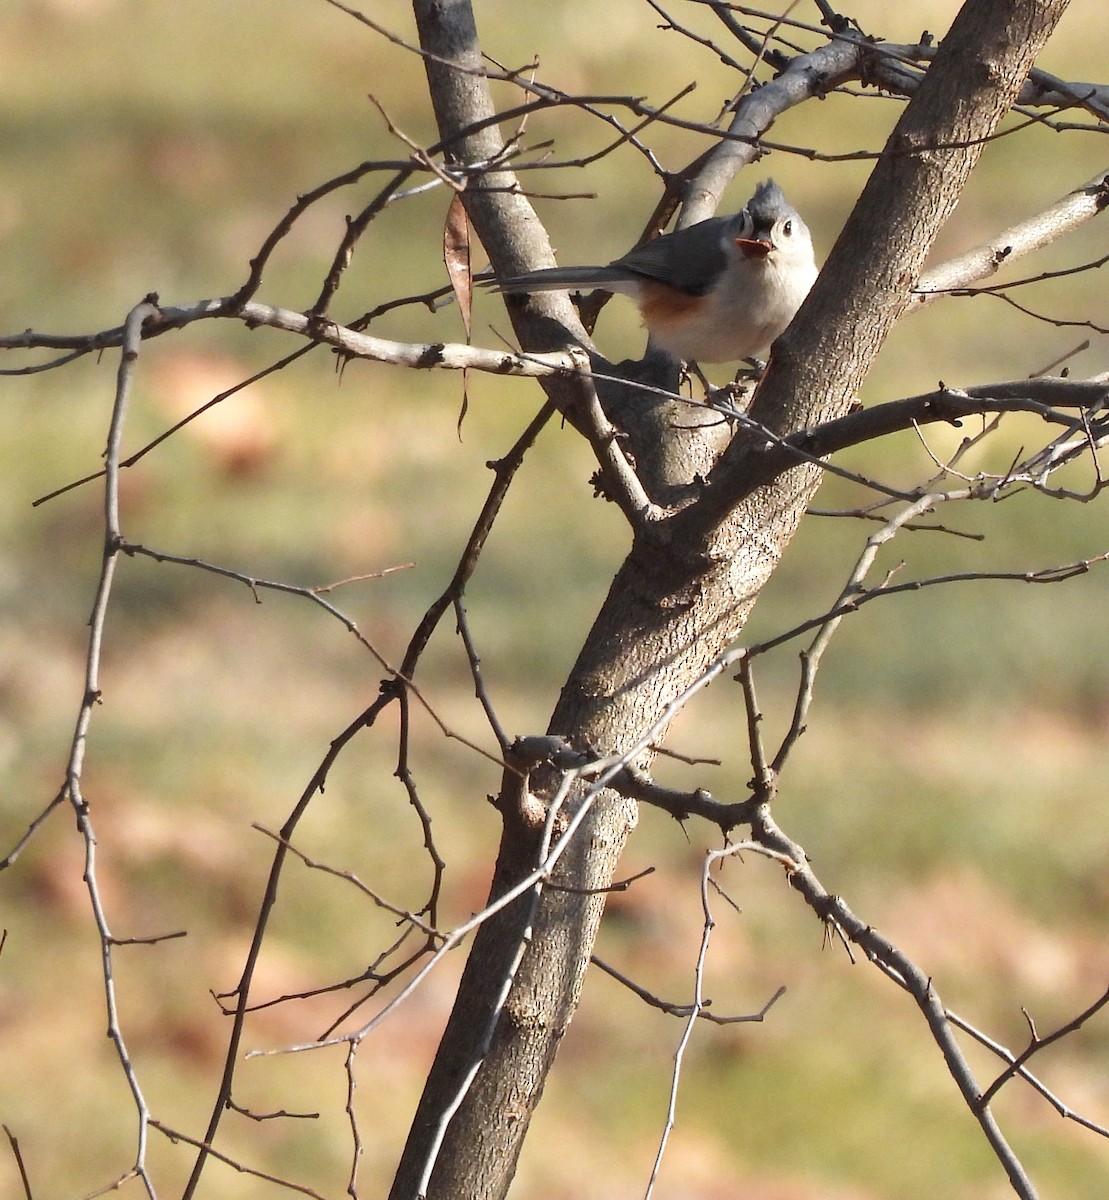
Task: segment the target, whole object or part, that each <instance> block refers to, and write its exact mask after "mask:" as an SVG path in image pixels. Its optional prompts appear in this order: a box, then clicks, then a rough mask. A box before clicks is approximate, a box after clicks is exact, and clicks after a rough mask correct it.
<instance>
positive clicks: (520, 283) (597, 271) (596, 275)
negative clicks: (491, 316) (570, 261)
mask: <svg viewBox="0 0 1109 1200" xmlns="http://www.w3.org/2000/svg"><path fill="white" fill-rule="evenodd" d="M635 282H636V280H635V277H634V276H633V275H631V274H629V273H628V272H627V271H624V270H622V269H621V268H619V267H548V268H547V269H546V270H544V271H529V272H528V273H527V274H526V275H509V276H507V277H506V278H504V279H491V280H489V286H490V287H491V288H492V289H493V291H495V292H513V293H515V292H585V291H590V290H591V289H593V288H604V289H605V290H606V291H609V292H622V291H626V290H628V288H629V285H634V283H635Z"/></svg>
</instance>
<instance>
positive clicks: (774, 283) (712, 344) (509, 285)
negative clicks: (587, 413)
mask: <svg viewBox="0 0 1109 1200" xmlns="http://www.w3.org/2000/svg"><path fill="white" fill-rule="evenodd" d="M815 278H816V260H815V258H814V257H813V246H812V238H811V236H810V234H809V230H808V226H807V225H806V224H805V222H804V221H803V220H802V219H801V215H800V214H799V213H798V211H797V210H796V209H795V208H794V207H793V205H791V204H790V203H789V201H788V200H787V199H786V198H785V195H784V193H783V192H782V189H781V188H780V187H779V186H778V185H777V184H776V183H775V182H774V180H773V179H767V180H766V181H765V182H763V183H760V184H759V186H758V187H757V188H756V189H755V194H754V195H753V196H752V197H751V199H750V200H748V201H747V204H746V206H745V207H744V208H743V209H742V210H741V211H740V212H738V213H736V214H735V215H734V216H731V217H712V218H710V219H709V220H707V221H701V222H699V223H698V224H696V225H689V226H687V227H686V228H685V229H679V230H677V231H676V232H674V233H666V234H663V235H662V236H661V237H657V238H655V239H654V240H653V241H650V242H645V243H644V244H643V245H642V246H636V248H635V249H634V250H631V251H629V252H628V253H627V254H625V255H624V256H623V258H618V259H616V260H615V262H611V263H609V265H608V266H607V267H551V268H548V269H547V270H543V271H531V272H529V273H528V274H526V275H514V276H510V277H509V278H506V279H498V280H495V281H494V282H493V286H494V288H495V290H496V291H498V292H561V291H570V292H578V291H583V290H586V289H591V288H603V289H604V290H605V291H608V292H619V293H622V294H623V295H627V296H631V297H632V299H634V300H635V302H636V303H637V304H638V306H639V312H640V315H641V316H642V317H643V324H644V325H645V326H646V327H647V331H648V332H649V333H650V335H651V336H652V338H654V340H655V342H656V344H657V345H659V346H661V347H662V348H663V349H664V350H667V351H669V352H670V353H671V354H674V355H676V356H677V357H678V358H681V359H684V360H685V361H686V362H737V361H739V360H740V359H759V358H765V357H766V355H767V353H768V352H769V350H770V344H771V343H772V342H773V341H774V339H775V338H776V337H777V336H778V335H779V334H780V333H782V332H783V330H784V329H785V328H786V326H787V325H788V324H789V323H790V321H792V320H793V316H794V313H796V312H797V310H798V309H799V308H800V307H801V302H802V301H803V300H804V299H805V297H806V295H808V291H809V288H810V287H812V284H813V280H814V279H815Z"/></svg>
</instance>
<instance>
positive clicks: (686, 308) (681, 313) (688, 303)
mask: <svg viewBox="0 0 1109 1200" xmlns="http://www.w3.org/2000/svg"><path fill="white" fill-rule="evenodd" d="M704 303H705V297H704V296H691V295H690V294H689V293H688V292H679V291H678V290H677V288H672V287H670V286H669V285H668V284H665V283H657V282H656V281H655V280H653V279H645V280H644V281H643V290H642V292H641V293H640V298H639V308H640V311H641V312H642V314H643V324H644V325H646V326H647V327H648V328H655V329H657V328H659V327H660V326H662V327H665V326H666V325H669V324H672V323H673V322H676V321H684V320H686V319H687V318H689V317H692V316H693V315H694V314H695V313H697V312H698V311H699V310H700V309H701V307H702V306H703V305H704Z"/></svg>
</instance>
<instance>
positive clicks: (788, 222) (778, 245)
mask: <svg viewBox="0 0 1109 1200" xmlns="http://www.w3.org/2000/svg"><path fill="white" fill-rule="evenodd" d="M738 221H739V229H738V232H737V234H736V235H735V236H733V238H732V243H733V244H734V245H735V246H736V247H737V248H738V250H739V251H740V253H741V254H742V255H743V257H744V258H746V259H755V260H757V259H760V258H766V257H768V256H769V255H770V254H771V253H774V254H775V256H778V257H781V258H784V259H793V260H795V261H797V262H804V261H808V260H809V259H811V258H812V256H813V248H812V239H811V237H810V236H809V231H808V227H807V226H806V225H805V223H804V221H802V220H801V219H800V217H798V216H797V214H796V213H794V212H792V211H790V212H785V213H783V214H782V215H781V216H779V217H777V218H776V219H775V220H773V221H769V220H767V218H766V216H765V214H764V215H763V216H762V217H761V219H759V220H756V219H755V217H753V216H752V215H751V213H750V212H749V211H748V210H747V209H744V210H743V211H742V212H741V213H739V214H738Z"/></svg>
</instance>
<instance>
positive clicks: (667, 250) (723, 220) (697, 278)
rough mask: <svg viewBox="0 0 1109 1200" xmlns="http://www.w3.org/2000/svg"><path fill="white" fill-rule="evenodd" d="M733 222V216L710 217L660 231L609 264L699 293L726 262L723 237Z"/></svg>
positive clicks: (714, 280)
mask: <svg viewBox="0 0 1109 1200" xmlns="http://www.w3.org/2000/svg"><path fill="white" fill-rule="evenodd" d="M734 221H735V218H734V217H710V218H709V219H708V220H707V221H699V222H698V223H697V224H696V225H688V226H686V228H685V229H678V230H675V232H673V233H664V234H663V235H662V236H661V237H657V238H654V239H653V240H652V241H650V242H644V243H643V245H642V246H636V248H635V249H634V250H631V251H629V252H628V253H627V254H625V255H624V257H623V258H618V259H617V260H616V261H615V262H614V263H613V264H612V266H613V267H620V268H623V269H625V270H628V271H632V272H634V273H635V274H636V275H639V276H642V277H646V278H647V279H656V280H658V281H659V282H660V283H666V284H669V285H670V286H671V287H672V288H677V289H678V291H680V292H685V293H686V294H687V295H690V296H703V295H704V294H705V293H706V292H709V291H711V290H712V288H713V285H714V284H715V283H716V280H717V279H718V278H719V276H720V273H721V272H722V271H723V270H724V268H725V267H726V266H727V265H728V260H727V258H726V257H725V254H724V240H725V238H726V236H727V235H728V234H729V227H730V226H731V225H732V223H733V222H734Z"/></svg>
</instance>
